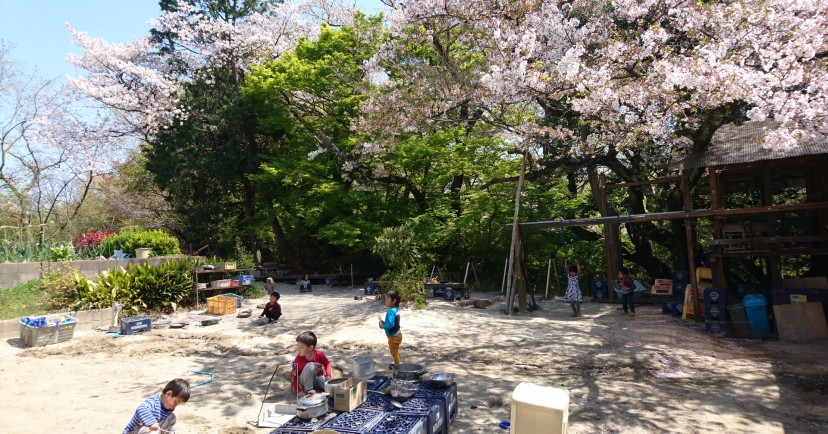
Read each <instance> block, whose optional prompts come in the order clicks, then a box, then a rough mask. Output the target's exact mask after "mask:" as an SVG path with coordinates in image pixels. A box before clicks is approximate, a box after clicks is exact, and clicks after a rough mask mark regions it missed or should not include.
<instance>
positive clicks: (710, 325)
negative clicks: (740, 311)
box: [704, 320, 727, 334]
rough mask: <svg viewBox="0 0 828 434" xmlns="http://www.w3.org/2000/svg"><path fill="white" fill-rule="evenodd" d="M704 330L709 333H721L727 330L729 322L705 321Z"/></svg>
mask: <svg viewBox="0 0 828 434" xmlns="http://www.w3.org/2000/svg"><path fill="white" fill-rule="evenodd" d="M704 330H705V331H706V332H708V333H713V334H719V333H724V332H725V331H726V330H727V323H726V322H724V320H722V321H705V322H704Z"/></svg>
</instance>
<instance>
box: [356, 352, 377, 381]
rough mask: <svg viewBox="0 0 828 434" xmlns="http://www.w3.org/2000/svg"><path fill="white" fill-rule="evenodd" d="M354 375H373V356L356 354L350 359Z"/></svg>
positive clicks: (367, 376) (361, 376)
mask: <svg viewBox="0 0 828 434" xmlns="http://www.w3.org/2000/svg"><path fill="white" fill-rule="evenodd" d="M351 368H352V369H353V371H354V373H353V376H354V377H359V378H371V377H373V376H374V356H366V355H363V356H356V357H354V358H352V359H351Z"/></svg>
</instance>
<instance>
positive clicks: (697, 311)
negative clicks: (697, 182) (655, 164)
mask: <svg viewBox="0 0 828 434" xmlns="http://www.w3.org/2000/svg"><path fill="white" fill-rule="evenodd" d="M681 193H682V195H683V196H684V212H690V211H692V206H691V204H690V178H689V176H688V175H687V170H682V172H681ZM684 236H685V237H686V239H687V263H688V265H689V266H690V267H689V268H690V281H691V282H690V283H691V285H692V286H691V289H692V290H693V319H694V320H695V321H696V322H700V321H701V319H702V315H703V313H704V311H703V310H701V303H700V302H699V284H698V282H696V261H695V258H696V254H695V248H694V247H695V246H694V243H693V226H692V220H691V219H684Z"/></svg>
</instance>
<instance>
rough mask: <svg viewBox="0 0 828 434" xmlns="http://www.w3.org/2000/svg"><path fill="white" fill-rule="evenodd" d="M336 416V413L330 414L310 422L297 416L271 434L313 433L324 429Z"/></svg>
mask: <svg viewBox="0 0 828 434" xmlns="http://www.w3.org/2000/svg"><path fill="white" fill-rule="evenodd" d="M335 416H336V414H335V413H328V414H326V415H324V416H323V417H320V418H316V419H309V420H304V419H300V418H299V417H298V416H296V417H294V418H293V419H291V420H289V421H287V422H285V424H284V425H282V426H281V427H279V428H278V429H275V430H273V431H271V432H270V434H293V433H305V434H307V433H309V432H311V431H316V430H319V429H322V425H324V424H325V423H326V422H328V421H329V420H331V419H333V418H334V417H335Z"/></svg>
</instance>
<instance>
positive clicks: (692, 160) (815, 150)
mask: <svg viewBox="0 0 828 434" xmlns="http://www.w3.org/2000/svg"><path fill="white" fill-rule="evenodd" d="M778 125H779V123H778V122H774V121H763V122H747V123H745V124H743V125H738V126H737V125H734V124H727V125H724V126H722V127H721V128H719V129H718V130H716V133H715V134H714V135H713V140H712V141H711V144H710V149H709V150H708V151H706V152H695V153H692V154H689V155H685V156H683V157H680V158H678V159H677V160H674V161H673V163H671V164H670V166H672V167H675V168H684V169H695V168H699V167H715V166H726V165H731V164H742V163H752V162H756V161H768V160H779V159H783V158H794V157H805V156H809V155H822V154H828V138H827V137H825V136H823V135H816V136H812V137H807V138H804V139H803V140H801V141H800V142H799V143H798V146H796V147H794V148H791V149H784V150H781V149H769V148H767V147H764V146H763V145H762V142H763V138H764V135H765V134H767V133H768V132H769V131H772V130H773V129H775V128H776V127H777V126H778Z"/></svg>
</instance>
